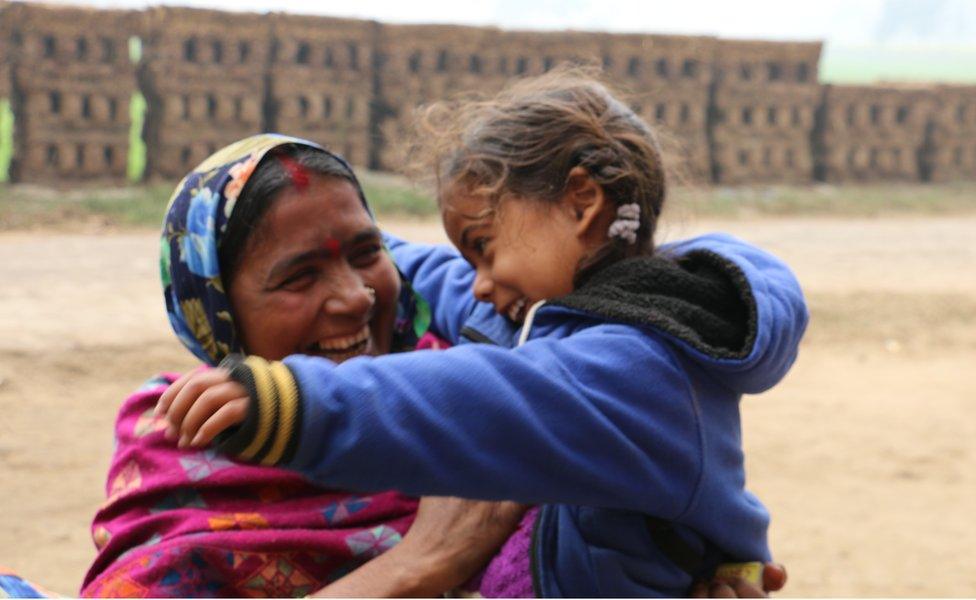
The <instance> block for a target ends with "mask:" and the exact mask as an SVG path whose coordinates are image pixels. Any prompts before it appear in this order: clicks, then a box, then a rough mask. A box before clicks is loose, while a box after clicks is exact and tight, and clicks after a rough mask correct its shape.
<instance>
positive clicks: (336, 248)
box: [322, 238, 342, 258]
mask: <svg viewBox="0 0 976 600" xmlns="http://www.w3.org/2000/svg"><path fill="white" fill-rule="evenodd" d="M322 248H324V249H325V250H326V251H327V252H328V253H329V257H330V258H339V257H340V256H341V255H342V243H340V242H339V240H337V239H335V238H328V239H327V240H325V241H324V242H322Z"/></svg>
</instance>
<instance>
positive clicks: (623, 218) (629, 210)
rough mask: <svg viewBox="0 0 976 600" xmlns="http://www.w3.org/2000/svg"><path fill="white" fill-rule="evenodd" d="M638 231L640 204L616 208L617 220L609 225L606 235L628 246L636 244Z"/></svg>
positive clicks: (623, 205) (622, 205)
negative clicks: (620, 240)
mask: <svg viewBox="0 0 976 600" xmlns="http://www.w3.org/2000/svg"><path fill="white" fill-rule="evenodd" d="M638 229H640V204H637V203H636V202H635V203H632V204H621V205H620V206H618V207H617V219H616V220H615V221H614V222H613V223H611V224H610V229H608V230H607V235H608V236H610V237H611V238H620V239H622V240H624V241H625V242H627V243H628V244H635V243H637V230H638Z"/></svg>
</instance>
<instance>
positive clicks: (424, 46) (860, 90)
mask: <svg viewBox="0 0 976 600" xmlns="http://www.w3.org/2000/svg"><path fill="white" fill-rule="evenodd" d="M134 36H135V37H138V38H139V39H141V40H142V49H143V52H142V59H141V62H140V63H139V64H138V65H133V64H132V62H131V60H130V58H129V50H128V45H129V40H130V38H132V37H134ZM820 53H821V44H820V43H819V42H803V43H781V42H758V41H735V40H723V39H718V38H714V37H692V36H670V35H645V34H623V35H618V34H609V33H596V32H579V31H563V32H538V31H534V32H533V31H504V30H500V29H497V28H491V27H463V26H454V25H387V24H381V23H377V22H373V21H363V20H351V19H335V18H327V17H308V16H295V15H285V14H278V13H271V14H249V13H237V12H220V11H215V10H199V9H188V8H172V7H157V8H151V9H147V10H144V11H118V10H93V9H85V8H74V7H55V6H51V5H41V4H30V3H21V2H6V1H5V0H0V97H8V98H10V99H11V104H12V106H13V109H14V114H15V119H16V129H15V143H14V145H15V156H14V164H13V166H12V172H11V174H12V176H13V177H14V179H15V180H21V181H39V182H50V183H57V182H59V181H62V180H88V179H111V180H121V179H122V178H123V177H124V175H125V166H126V157H127V154H128V136H129V133H130V131H129V130H130V128H131V125H130V122H129V119H130V116H129V102H130V98H131V96H132V94H133V93H134V92H135V91H137V90H138V91H141V92H142V93H143V95H144V96H145V97H146V100H147V102H148V113H147V115H146V124H145V130H144V131H143V137H144V139H145V141H146V145H147V149H148V150H147V175H148V176H149V177H153V178H162V179H169V180H173V179H178V178H180V177H182V176H183V175H184V174H185V173H186V172H187V170H189V169H190V168H192V167H193V166H194V165H196V164H197V163H199V162H200V161H201V160H202V159H203V158H205V157H206V156H207V154H209V153H210V152H212V151H213V150H215V149H217V148H219V147H221V146H223V145H225V144H227V143H229V142H232V141H234V140H237V139H240V138H241V137H244V136H247V135H251V134H254V133H257V132H260V131H268V130H275V131H281V132H283V133H289V134H293V135H298V136H302V137H306V138H311V139H313V140H316V141H319V142H321V143H323V144H325V145H327V146H329V147H331V148H333V149H334V150H336V151H337V152H339V153H341V154H344V155H346V156H347V157H348V158H349V159H350V160H351V162H352V163H353V164H355V165H357V166H367V167H370V168H373V169H387V170H389V169H396V168H398V167H400V166H401V165H403V164H404V162H405V160H406V159H407V157H406V156H404V155H403V154H402V152H401V149H402V148H403V145H402V144H401V143H400V142H401V141H402V140H406V139H409V137H410V136H412V135H413V134H414V118H415V111H416V109H417V107H418V106H421V105H424V104H428V103H430V102H434V101H437V100H442V99H445V98H449V97H456V96H458V95H463V94H473V95H479V96H485V95H490V94H493V93H495V92H497V91H499V90H500V89H501V88H502V87H503V86H504V85H506V83H508V82H509V81H510V80H511V79H512V78H516V77H524V76H532V75H538V74H541V73H544V72H545V71H547V70H549V69H551V68H553V67H555V66H557V65H559V64H561V63H565V62H571V63H578V64H584V65H594V66H599V67H600V68H602V69H603V71H604V73H605V76H606V78H607V80H608V81H609V82H610V83H611V84H612V85H613V86H614V87H616V88H617V89H619V90H621V91H622V92H623V99H624V100H625V101H626V102H627V103H628V104H630V105H631V106H632V107H633V108H634V109H635V111H636V112H637V113H638V114H639V115H640V116H641V117H642V118H643V119H645V120H646V121H647V122H648V123H649V124H650V125H651V126H652V127H653V128H654V129H656V131H657V132H658V135H659V138H660V140H661V145H662V148H663V151H664V155H665V162H666V163H667V164H668V165H669V166H670V167H671V169H670V170H671V171H673V172H676V173H677V174H678V180H679V181H688V180H690V181H693V182H704V183H710V182H714V183H719V184H745V183H778V182H789V183H806V182H811V181H830V182H845V181H878V180H905V181H918V180H921V181H927V180H935V181H953V180H960V179H976V144H974V143H973V141H972V140H974V139H976V86H930V87H928V88H921V87H915V88H912V87H906V86H821V85H819V84H818V63H819V58H820Z"/></svg>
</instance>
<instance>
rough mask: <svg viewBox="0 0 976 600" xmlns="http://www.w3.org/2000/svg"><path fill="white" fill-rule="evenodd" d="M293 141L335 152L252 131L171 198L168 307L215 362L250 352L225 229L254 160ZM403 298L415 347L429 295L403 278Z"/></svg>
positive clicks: (402, 338)
mask: <svg viewBox="0 0 976 600" xmlns="http://www.w3.org/2000/svg"><path fill="white" fill-rule="evenodd" d="M285 144H299V145H304V146H309V147H312V148H316V149H319V150H321V151H323V152H328V150H325V149H324V148H322V147H321V146H319V145H318V144H315V143H314V142H309V141H306V140H302V139H298V138H292V137H288V136H282V135H276V134H262V135H256V136H252V137H249V138H245V139H243V140H240V141H238V142H235V143H233V144H231V145H230V146H227V147H226V148H223V149H222V150H219V151H217V152H216V153H214V154H213V155H212V156H210V157H209V158H208V159H206V160H205V161H203V162H202V163H201V164H200V165H199V166H198V167H197V168H196V169H195V170H194V171H193V172H192V173H190V174H189V175H187V176H186V177H185V178H184V179H183V181H182V182H180V184H179V185H178V186H177V188H176V191H175V192H174V193H173V197H172V198H171V199H170V203H169V208H168V209H167V213H166V219H165V221H164V223H163V232H162V239H161V240H160V276H161V279H162V284H163V295H164V297H165V299H166V312H167V315H168V317H169V322H170V326H171V327H172V328H173V331H174V332H175V333H176V335H177V337H178V338H179V339H180V341H181V342H182V343H183V345H184V346H186V347H187V348H188V349H189V350H190V352H192V353H193V354H194V355H195V356H196V357H197V358H199V359H200V360H202V361H203V362H205V363H207V364H210V365H216V364H217V363H219V362H220V361H221V360H222V359H223V358H224V357H225V356H227V355H228V354H230V353H234V352H243V348H241V345H240V338H239V336H238V334H237V330H236V329H235V327H234V319H233V316H232V314H231V309H230V301H229V300H228V298H227V295H226V293H225V286H224V283H223V281H222V280H221V277H220V261H219V260H218V253H217V249H218V248H219V244H220V236H221V234H222V233H223V232H224V231H225V230H226V228H227V221H228V220H229V219H230V218H231V217H232V215H233V209H234V206H235V205H236V200H237V195H238V194H239V193H240V190H241V189H242V188H243V186H244V184H245V183H246V182H247V178H248V177H250V175H251V174H252V173H253V171H254V168H253V167H254V166H255V165H257V164H258V163H259V162H260V161H261V159H262V158H263V157H264V156H265V155H267V154H268V152H270V151H271V150H273V149H274V148H277V147H278V146H282V145H285ZM330 154H331V153H330ZM332 156H334V157H335V158H336V159H337V160H339V161H340V162H341V163H342V164H343V165H345V166H346V168H347V169H349V173H350V176H351V177H352V178H353V181H354V183H355V184H356V187H357V188H358V189H359V196H360V198H362V199H363V206H365V207H366V210H367V212H369V214H370V216H372V214H373V213H372V211H371V210H370V209H369V206H368V205H367V204H366V200H365V196H364V195H363V193H362V188H360V187H359V183H358V182H357V181H356V180H355V177H354V176H353V171H352V168H351V167H349V165H348V164H346V162H345V161H344V160H343V159H342V158H340V157H338V156H336V155H334V154H332ZM398 300H399V302H398V307H397V316H398V318H397V324H396V327H395V331H394V336H393V338H394V339H393V342H394V343H393V350H394V351H399V350H406V349H409V348H412V347H413V346H414V345H415V344H416V342H417V339H418V338H419V337H420V336H421V335H423V333H424V331H426V329H427V326H428V324H429V322H430V312H429V309H428V307H427V304H426V302H424V301H423V300H422V299H421V298H419V297H418V296H417V295H416V294H415V293H414V292H413V290H412V289H411V288H410V286H409V285H408V284H407V283H406V282H403V284H402V285H401V291H400V298H399V299H398Z"/></svg>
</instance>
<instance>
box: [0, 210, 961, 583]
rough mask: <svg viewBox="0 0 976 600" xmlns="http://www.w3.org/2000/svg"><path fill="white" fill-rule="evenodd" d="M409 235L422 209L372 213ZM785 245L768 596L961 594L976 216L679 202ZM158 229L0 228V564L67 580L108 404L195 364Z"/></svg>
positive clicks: (98, 481) (687, 230) (754, 408)
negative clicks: (779, 589)
mask: <svg viewBox="0 0 976 600" xmlns="http://www.w3.org/2000/svg"><path fill="white" fill-rule="evenodd" d="M386 225H387V226H388V228H389V229H391V230H392V231H394V232H396V233H399V234H401V235H404V236H406V237H408V238H410V239H415V240H433V239H440V236H441V234H440V231H439V228H438V226H437V225H436V224H435V223H387V224H386ZM714 229H721V230H727V231H731V232H733V233H735V234H737V235H739V236H740V237H743V238H745V239H747V240H750V241H752V242H755V243H757V244H760V245H762V246H763V247H765V248H767V249H769V250H771V251H773V252H774V253H776V254H778V255H780V256H781V257H783V258H785V259H786V260H787V261H788V262H789V263H790V264H791V265H793V267H794V268H795V270H796V272H797V273H798V274H799V277H800V279H801V281H802V282H803V284H804V287H805V290H806V292H807V295H808V299H809V302H810V306H811V309H812V313H813V321H812V324H811V327H810V330H809V333H808V335H807V338H806V340H805V342H804V344H803V348H802V351H801V353H800V359H799V361H798V363H797V365H796V367H795V368H794V370H793V372H792V373H791V374H790V376H789V377H788V379H787V380H786V381H785V382H784V383H783V384H782V385H781V386H780V387H778V388H776V389H775V390H774V391H773V392H771V393H767V394H763V395H761V396H757V397H749V398H746V399H745V402H744V421H745V423H744V435H745V443H746V452H747V456H748V458H749V480H750V482H749V483H750V487H751V488H752V489H753V490H754V491H756V492H757V493H758V494H759V496H760V497H761V498H762V499H763V500H764V501H765V502H766V503H767V504H768V506H769V507H770V510H771V511H772V514H773V529H772V538H773V547H774V550H775V553H776V557H777V559H778V560H780V561H782V562H784V563H785V564H786V565H787V566H788V568H789V571H790V583H789V585H788V587H787V588H786V590H785V593H784V594H783V595H784V596H973V595H976V569H974V568H973V564H972V563H973V558H974V556H976V555H974V551H973V549H974V548H976V519H974V517H973V510H974V507H976V468H974V465H976V418H974V415H973V411H974V409H976V384H974V379H973V373H974V368H976V215H961V216H947V217H899V218H886V219H859V220H853V219H846V220H838V219H819V218H791V219H769V218H766V219H754V220H738V221H729V222H692V221H691V220H679V221H678V222H677V223H670V224H666V225H665V228H664V234H665V236H666V237H669V238H678V237H684V236H687V235H691V234H694V233H696V232H699V231H703V230H714ZM156 251H157V241H156V236H155V233H154V232H141V231H137V232H99V231H91V232H80V233H79V232H75V233H64V232H53V231H46V232H45V231H40V232H34V233H27V232H14V233H3V234H0V565H4V566H7V567H9V568H11V569H14V570H16V571H18V572H20V573H22V574H23V575H25V576H27V577H29V578H32V579H34V580H36V581H37V582H39V583H41V584H43V585H45V586H47V587H49V588H51V589H53V590H56V591H60V592H65V593H76V590H77V588H78V584H79V582H80V581H81V578H82V575H83V574H84V571H85V569H86V568H87V565H88V563H89V561H90V560H91V559H92V557H93V556H94V550H93V546H92V543H91V541H90V539H89V532H88V524H89V522H90V519H91V517H92V515H93V514H94V512H95V509H96V506H97V505H98V504H99V503H100V502H101V500H102V497H103V485H104V479H103V478H104V474H105V471H106V468H107V466H108V461H109V457H110V454H111V451H112V422H113V417H114V413H115V410H116V407H117V405H118V404H119V402H120V401H121V400H122V399H123V398H124V397H125V396H126V394H127V393H128V392H129V391H131V390H132V389H134V388H135V387H137V386H138V385H139V383H140V382H141V381H142V380H144V379H145V378H146V377H147V376H149V375H151V374H153V373H155V372H158V371H161V370H164V369H165V370H181V369H185V368H187V367H189V366H191V364H193V361H192V360H191V357H190V355H189V353H187V352H186V351H184V350H183V349H182V347H180V346H179V345H178V344H177V342H176V341H175V339H174V336H173V335H172V334H171V332H170V330H169V326H168V324H167V322H166V319H165V317H164V312H163V308H162V299H161V294H160V293H159V283H158V279H157V278H158V269H157V266H156V265H157V263H156Z"/></svg>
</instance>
